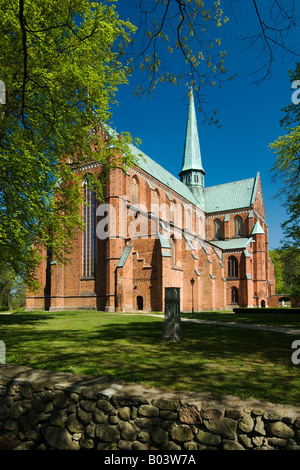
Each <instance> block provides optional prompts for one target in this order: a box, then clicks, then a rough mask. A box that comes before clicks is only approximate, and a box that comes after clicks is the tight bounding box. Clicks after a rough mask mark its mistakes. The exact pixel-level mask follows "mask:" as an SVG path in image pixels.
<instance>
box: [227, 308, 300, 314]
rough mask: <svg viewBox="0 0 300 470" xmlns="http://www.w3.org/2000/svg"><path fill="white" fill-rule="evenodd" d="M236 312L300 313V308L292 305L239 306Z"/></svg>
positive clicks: (235, 309)
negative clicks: (291, 306)
mask: <svg viewBox="0 0 300 470" xmlns="http://www.w3.org/2000/svg"><path fill="white" fill-rule="evenodd" d="M233 311H234V313H293V314H294V313H300V308H290V307H277V308H276V307H239V308H234V309H233Z"/></svg>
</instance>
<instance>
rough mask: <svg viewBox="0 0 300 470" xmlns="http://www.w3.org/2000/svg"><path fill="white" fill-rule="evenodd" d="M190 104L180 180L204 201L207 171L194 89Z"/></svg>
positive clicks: (191, 91)
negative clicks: (199, 134)
mask: <svg viewBox="0 0 300 470" xmlns="http://www.w3.org/2000/svg"><path fill="white" fill-rule="evenodd" d="M189 97H190V104H189V113H188V119H187V126H186V135H185V145H184V153H183V162H182V168H181V171H180V173H179V177H180V180H181V181H182V182H183V183H185V184H186V185H187V186H188V187H189V189H190V190H191V191H192V192H193V194H194V195H195V196H196V197H197V199H198V200H199V202H200V201H202V199H203V188H204V175H205V171H204V169H203V167H202V160H201V152H200V144H199V136H198V127H197V118H196V111H195V103H194V95H193V89H192V87H191V89H190V92H189Z"/></svg>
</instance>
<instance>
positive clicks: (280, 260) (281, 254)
mask: <svg viewBox="0 0 300 470" xmlns="http://www.w3.org/2000/svg"><path fill="white" fill-rule="evenodd" d="M270 257H271V260H272V262H273V264H274V271H275V278H276V294H291V295H299V294H300V287H299V286H300V282H299V281H300V263H299V261H300V260H299V254H298V259H291V252H290V250H289V249H287V250H285V249H276V250H272V251H270Z"/></svg>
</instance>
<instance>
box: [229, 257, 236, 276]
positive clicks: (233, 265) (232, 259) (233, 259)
mask: <svg viewBox="0 0 300 470" xmlns="http://www.w3.org/2000/svg"><path fill="white" fill-rule="evenodd" d="M228 277H238V260H237V259H236V257H235V256H230V258H229V260H228Z"/></svg>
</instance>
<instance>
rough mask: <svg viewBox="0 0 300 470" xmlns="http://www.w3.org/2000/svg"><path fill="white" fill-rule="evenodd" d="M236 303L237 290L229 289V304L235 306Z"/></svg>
mask: <svg viewBox="0 0 300 470" xmlns="http://www.w3.org/2000/svg"><path fill="white" fill-rule="evenodd" d="M238 301H239V299H238V290H237V288H236V287H233V288H232V289H231V303H233V304H237V303H238Z"/></svg>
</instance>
